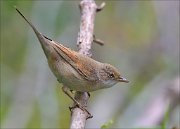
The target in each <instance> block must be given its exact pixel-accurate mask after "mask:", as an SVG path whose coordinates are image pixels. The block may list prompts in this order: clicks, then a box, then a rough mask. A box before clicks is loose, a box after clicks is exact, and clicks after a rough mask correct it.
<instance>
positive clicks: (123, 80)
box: [118, 77, 129, 83]
mask: <svg viewBox="0 0 180 129" xmlns="http://www.w3.org/2000/svg"><path fill="white" fill-rule="evenodd" d="M118 81H120V82H126V83H128V82H129V81H128V80H127V79H126V78H124V77H119V79H118Z"/></svg>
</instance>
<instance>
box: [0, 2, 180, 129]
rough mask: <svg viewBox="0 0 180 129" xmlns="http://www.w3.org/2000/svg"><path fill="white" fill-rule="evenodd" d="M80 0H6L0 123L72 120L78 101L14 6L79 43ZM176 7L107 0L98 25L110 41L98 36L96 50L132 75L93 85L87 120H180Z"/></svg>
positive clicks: (63, 124)
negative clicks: (123, 80) (114, 82)
mask: <svg viewBox="0 0 180 129" xmlns="http://www.w3.org/2000/svg"><path fill="white" fill-rule="evenodd" d="M100 3H101V1H97V4H98V5H99V4H100ZM78 4H79V1H22V0H14V1H13V0H1V1H0V16H1V19H0V29H1V31H0V42H1V53H0V54H1V55H0V63H1V70H0V71H1V80H0V82H1V90H0V95H1V97H0V99H1V107H0V118H1V119H0V121H1V122H0V124H1V127H2V128H68V127H69V123H70V111H69V110H68V106H70V105H71V103H72V102H71V100H69V98H68V97H67V96H66V95H64V94H63V92H62V91H61V84H58V83H57V81H56V78H55V77H54V76H53V74H52V73H51V72H50V70H49V68H48V65H47V63H46V58H45V56H44V54H43V51H42V50H41V47H40V45H39V43H38V40H37V38H36V37H35V35H34V32H33V31H32V30H31V29H30V27H29V26H28V25H27V24H26V23H25V22H24V20H23V19H22V18H21V17H20V16H19V15H18V14H17V13H16V11H15V9H14V8H13V6H14V5H16V6H17V7H18V8H19V9H20V10H21V11H22V12H23V14H24V15H25V16H26V17H27V18H28V19H30V20H31V21H32V23H33V24H34V25H35V26H36V27H37V28H38V30H39V31H40V32H42V33H44V34H45V35H47V36H49V37H51V38H52V37H53V40H55V41H59V42H60V43H62V44H64V45H65V46H68V47H71V48H73V47H74V46H75V44H76V39H77V35H78V30H79V21H80V11H79V8H78ZM178 10H179V2H178V1H106V6H105V8H104V9H103V11H101V12H100V13H98V14H97V15H96V19H95V31H94V33H95V35H96V37H97V38H99V39H101V40H103V41H104V42H105V45H104V46H103V47H101V46H98V45H97V44H93V46H92V52H93V58H94V59H96V60H98V61H101V62H108V63H110V64H113V65H114V66H116V67H117V68H119V69H120V70H121V73H122V74H123V75H124V76H125V77H126V78H127V79H128V80H130V83H129V84H123V83H121V84H117V85H116V86H114V87H112V88H110V89H106V90H101V91H96V92H93V93H92V95H91V99H90V101H89V107H88V108H89V110H90V112H91V113H92V114H93V115H94V117H93V119H91V120H88V121H87V128H100V127H101V128H146V127H147V128H162V129H165V128H172V127H174V126H175V127H179V121H180V118H179V115H178V114H179V112H180V110H179V102H178V101H177V99H176V98H178V97H179V96H178V95H179V11H178ZM64 41H66V42H67V43H66V42H65V43H63V42H64ZM73 49H77V48H73ZM177 80H178V81H177ZM170 88H171V89H170ZM149 114H151V115H149ZM152 117H153V119H152ZM111 118H114V119H113V120H110V119H111ZM107 121H108V122H107Z"/></svg>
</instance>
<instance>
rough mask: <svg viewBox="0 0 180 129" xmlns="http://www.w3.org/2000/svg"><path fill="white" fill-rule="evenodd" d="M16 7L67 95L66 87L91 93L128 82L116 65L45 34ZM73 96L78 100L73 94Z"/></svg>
mask: <svg viewBox="0 0 180 129" xmlns="http://www.w3.org/2000/svg"><path fill="white" fill-rule="evenodd" d="M16 10H17V12H18V13H19V14H20V15H21V16H22V17H23V18H24V19H25V20H26V22H27V23H28V24H29V25H30V26H31V27H32V29H33V30H34V32H35V34H36V36H37V38H38V39H39V42H40V43H41V46H42V48H43V51H44V53H45V55H46V58H47V60H48V64H49V67H50V69H51V71H52V72H53V74H54V75H55V76H56V78H57V79H58V81H59V82H60V83H63V87H64V88H63V91H64V92H65V93H66V94H67V92H66V90H65V89H67V88H68V89H70V90H74V91H82V92H91V91H96V90H99V89H103V88H109V87H112V86H113V85H115V84H116V83H118V82H128V81H127V80H126V79H125V78H123V77H122V76H121V74H120V73H119V71H118V69H116V68H115V67H114V66H112V65H110V64H106V63H100V62H98V61H95V60H93V59H91V58H89V57H88V56H85V55H83V54H80V53H78V52H76V51H73V50H71V49H69V48H67V47H64V46H63V45H62V44H59V43H57V42H55V41H53V40H51V39H50V38H47V37H46V36H44V35H42V34H41V33H40V32H39V31H38V30H37V29H36V28H35V27H34V25H33V24H32V23H31V22H29V21H28V20H27V19H26V18H25V16H24V15H23V14H22V13H21V12H20V11H19V10H18V9H17V8H16ZM67 95H68V96H69V97H71V96H70V95H69V94H67ZM71 99H73V101H76V100H74V98H72V97H71ZM76 102H77V101H76ZM77 104H78V102H77Z"/></svg>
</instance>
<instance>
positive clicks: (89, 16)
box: [70, 0, 105, 129]
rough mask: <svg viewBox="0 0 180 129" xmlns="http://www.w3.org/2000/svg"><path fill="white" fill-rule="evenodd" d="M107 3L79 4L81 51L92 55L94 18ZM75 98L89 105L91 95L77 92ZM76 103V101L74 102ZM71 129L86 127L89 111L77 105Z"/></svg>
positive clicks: (85, 0) (87, 0)
mask: <svg viewBox="0 0 180 129" xmlns="http://www.w3.org/2000/svg"><path fill="white" fill-rule="evenodd" d="M104 5H105V4H102V5H101V6H100V7H98V6H97V5H96V3H95V1H94V0H82V1H81V2H80V4H79V8H80V13H81V21H80V31H79V33H78V39H77V45H78V48H79V53H81V54H84V55H86V56H89V57H91V56H92V53H91V51H90V50H91V44H92V42H93V34H94V19H95V14H96V12H97V11H100V10H102V8H103V7H104ZM75 99H76V100H77V101H78V102H79V103H80V104H81V105H82V106H83V107H87V103H88V99H89V96H88V94H87V93H86V92H76V93H75ZM74 105H75V103H74ZM71 113H72V116H71V125H70V128H71V129H77V128H78V129H84V128H85V123H86V120H87V119H88V115H89V114H87V112H85V111H83V110H81V109H79V108H78V107H75V108H73V109H72V110H71Z"/></svg>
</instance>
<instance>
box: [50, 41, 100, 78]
mask: <svg viewBox="0 0 180 129" xmlns="http://www.w3.org/2000/svg"><path fill="white" fill-rule="evenodd" d="M53 44H54V46H53V47H54V49H55V51H56V52H57V53H58V54H59V56H61V57H62V58H63V59H64V60H65V61H66V62H68V64H70V65H71V66H72V67H73V68H74V69H75V70H76V71H77V72H78V73H79V74H80V75H81V76H82V77H84V79H86V80H90V81H97V80H98V77H97V70H96V68H95V65H98V64H96V63H97V62H96V61H95V60H93V59H91V58H89V57H86V56H85V55H82V54H79V53H77V52H76V51H73V50H71V49H70V48H67V47H65V46H63V45H62V44H59V43H56V42H53Z"/></svg>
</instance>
